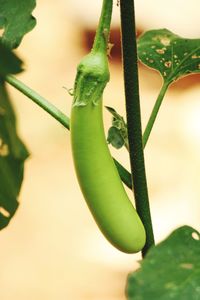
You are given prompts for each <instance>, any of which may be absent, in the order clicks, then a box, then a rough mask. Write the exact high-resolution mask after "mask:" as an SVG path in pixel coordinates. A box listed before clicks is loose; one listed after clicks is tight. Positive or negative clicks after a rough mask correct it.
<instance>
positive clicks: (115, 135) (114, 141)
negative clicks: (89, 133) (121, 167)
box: [107, 126, 124, 149]
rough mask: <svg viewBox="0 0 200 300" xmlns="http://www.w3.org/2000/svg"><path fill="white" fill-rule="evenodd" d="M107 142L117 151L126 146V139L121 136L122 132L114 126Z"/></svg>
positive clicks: (109, 132) (109, 131)
mask: <svg viewBox="0 0 200 300" xmlns="http://www.w3.org/2000/svg"><path fill="white" fill-rule="evenodd" d="M107 142H108V143H109V144H111V145H112V146H113V147H115V148H116V149H120V148H121V147H122V146H124V139H123V137H122V136H121V133H120V130H119V129H118V128H116V127H114V126H112V127H110V128H109V130H108V137H107Z"/></svg>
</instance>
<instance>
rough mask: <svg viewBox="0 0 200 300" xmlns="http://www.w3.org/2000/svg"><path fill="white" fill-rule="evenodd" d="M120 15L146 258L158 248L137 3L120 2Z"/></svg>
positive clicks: (129, 126) (133, 167)
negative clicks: (148, 167) (148, 165)
mask: <svg viewBox="0 0 200 300" xmlns="http://www.w3.org/2000/svg"><path fill="white" fill-rule="evenodd" d="M120 12H121V31H122V55H123V69H124V84H125V98H126V115H127V129H128V140H129V148H130V163H131V173H132V179H133V187H134V195H135V202H136V209H137V212H138V214H139V216H140V218H141V220H142V222H143V224H144V227H145V230H146V235H147V239H146V244H145V247H144V248H143V250H142V255H143V256H145V254H146V253H147V251H148V249H149V248H150V247H151V246H152V245H154V234H153V228H152V222H151V213H150V206H149V197H148V189H147V181H146V173H145V164H144V153H143V144H142V129H141V115H140V99H139V83H138V66H137V44H136V29H135V12H134V3H133V0H120Z"/></svg>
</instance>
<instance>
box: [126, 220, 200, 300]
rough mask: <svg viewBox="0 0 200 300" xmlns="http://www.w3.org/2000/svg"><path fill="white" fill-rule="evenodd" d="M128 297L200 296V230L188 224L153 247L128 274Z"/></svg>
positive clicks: (133, 299) (183, 298)
mask: <svg viewBox="0 0 200 300" xmlns="http://www.w3.org/2000/svg"><path fill="white" fill-rule="evenodd" d="M127 295H128V300H147V299H148V300H169V299H173V300H180V299H181V300H188V299H190V300H196V299H200V234H199V233H198V232H197V231H196V230H194V229H193V228H191V227H189V226H183V227H180V228H178V229H177V230H175V231H174V232H173V233H172V234H171V235H170V236H169V237H168V238H167V239H166V240H165V241H163V242H162V243H160V244H159V245H157V246H155V247H152V248H151V249H150V250H149V252H148V253H147V255H146V257H145V259H144V260H143V261H142V262H141V268H140V269H139V270H138V271H136V272H135V273H132V274H131V275H130V276H129V278H128V286H127Z"/></svg>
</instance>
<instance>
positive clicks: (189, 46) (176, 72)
mask: <svg viewBox="0 0 200 300" xmlns="http://www.w3.org/2000/svg"><path fill="white" fill-rule="evenodd" d="M138 56H139V59H140V60H141V61H142V63H143V64H145V65H147V66H148V67H150V68H153V69H155V70H157V71H159V72H160V74H161V75H162V77H163V79H164V81H165V82H169V83H171V82H173V81H175V80H177V79H179V78H180V77H182V76H185V75H188V74H192V73H200V39H186V38H182V37H180V36H178V35H176V34H174V33H172V32H171V31H169V30H167V29H159V30H150V31H147V32H146V33H144V34H143V35H142V36H141V37H140V38H139V39H138Z"/></svg>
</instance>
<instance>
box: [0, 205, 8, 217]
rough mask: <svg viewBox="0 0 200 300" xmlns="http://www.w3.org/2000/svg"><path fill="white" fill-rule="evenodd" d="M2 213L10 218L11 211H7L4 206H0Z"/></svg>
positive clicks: (0, 212)
mask: <svg viewBox="0 0 200 300" xmlns="http://www.w3.org/2000/svg"><path fill="white" fill-rule="evenodd" d="M0 214H2V215H3V216H4V217H6V218H9V217H10V213H9V211H7V210H6V209H5V208H3V207H2V206H0Z"/></svg>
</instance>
